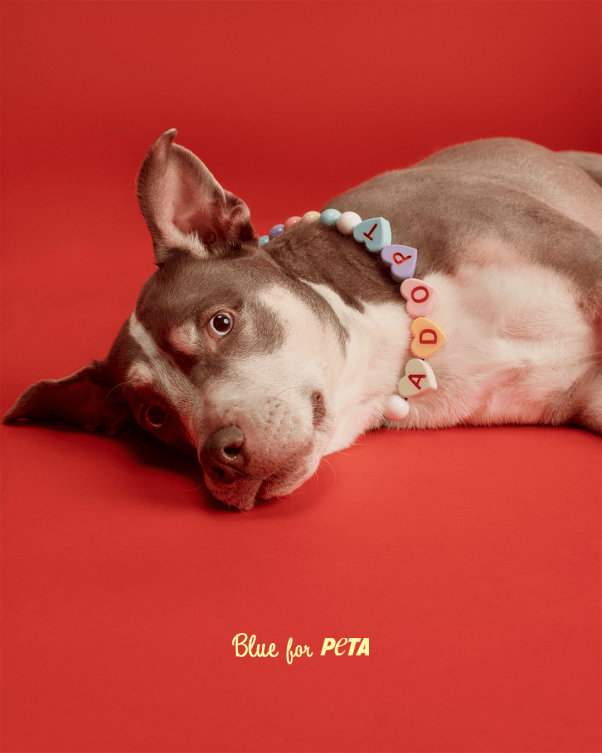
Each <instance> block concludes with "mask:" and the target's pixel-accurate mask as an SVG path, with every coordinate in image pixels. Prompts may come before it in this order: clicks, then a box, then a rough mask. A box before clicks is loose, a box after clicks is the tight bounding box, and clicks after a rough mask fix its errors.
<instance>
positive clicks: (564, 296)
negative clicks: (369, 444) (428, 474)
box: [330, 239, 595, 428]
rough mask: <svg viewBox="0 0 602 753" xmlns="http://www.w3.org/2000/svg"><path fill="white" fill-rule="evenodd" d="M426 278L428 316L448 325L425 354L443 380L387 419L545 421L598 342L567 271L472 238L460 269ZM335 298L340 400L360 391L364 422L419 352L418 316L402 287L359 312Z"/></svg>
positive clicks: (426, 424)
mask: <svg viewBox="0 0 602 753" xmlns="http://www.w3.org/2000/svg"><path fill="white" fill-rule="evenodd" d="M422 279H423V280H424V281H425V282H427V283H428V284H430V285H432V286H433V287H434V288H436V289H437V291H438V294H439V295H438V301H437V304H436V306H435V308H434V309H433V311H432V312H431V313H430V314H429V318H430V319H431V320H432V321H434V322H435V323H436V324H437V325H438V326H439V327H440V328H441V329H442V330H443V331H444V332H445V334H446V335H447V340H446V342H445V344H444V345H443V347H442V348H441V349H440V350H439V351H438V352H436V353H435V354H434V355H433V356H432V357H430V358H429V359H428V363H429V365H430V366H431V367H432V369H433V371H434V373H435V376H436V379H437V384H438V388H437V390H436V391H434V392H431V393H429V394H427V395H424V396H423V397H420V398H411V399H410V411H409V414H408V416H407V417H406V418H405V419H403V420H402V421H400V422H397V423H388V424H387V425H390V426H395V425H397V426H400V427H403V428H441V427H444V426H453V425H456V424H458V423H475V424H484V423H485V424H487V423H506V422H509V423H510V422H520V423H524V422H538V421H542V420H544V421H545V420H546V415H547V412H554V411H558V410H560V411H561V410H562V404H563V400H564V401H566V402H567V403H568V395H569V393H570V392H571V389H572V388H573V386H574V385H575V384H576V383H577V382H578V381H579V380H580V379H581V377H582V376H583V374H584V372H585V370H586V369H587V367H588V359H587V357H586V354H587V352H589V351H590V350H591V348H593V347H595V346H594V343H593V333H592V331H591V329H590V327H589V325H588V323H587V322H586V320H585V317H584V316H583V312H582V310H581V308H580V305H579V297H578V294H577V291H576V289H575V288H574V286H573V285H572V284H571V283H570V281H569V280H567V279H566V278H565V277H563V276H561V275H560V274H559V273H558V272H556V271H554V270H552V269H547V268H544V267H541V266H538V265H536V264H534V263H532V262H530V261H528V260H525V259H524V258H521V257H519V255H518V254H517V253H516V251H515V250H514V249H513V248H512V247H510V246H505V245H504V244H501V243H500V242H499V241H494V240H491V239H482V240H481V241H479V242H478V243H476V244H473V247H472V248H470V249H469V250H467V253H466V255H465V261H464V262H463V263H462V264H461V265H460V266H459V267H458V269H457V270H456V272H455V274H454V275H447V274H444V273H431V274H426V275H423V277H422ZM330 299H331V305H335V306H336V308H337V310H338V314H339V316H340V317H341V318H342V319H343V320H344V321H345V325H346V326H347V328H348V330H349V332H350V336H351V342H350V347H349V348H348V353H349V357H348V360H347V363H346V366H345V370H344V372H343V373H342V374H341V379H340V385H339V394H340V396H341V397H340V403H341V404H342V405H344V404H347V403H352V402H353V400H354V399H355V400H356V403H357V405H359V406H363V409H364V413H363V415H362V419H361V422H364V423H367V424H369V423H370V420H371V421H372V424H373V425H374V424H375V423H377V414H378V413H379V411H380V412H381V413H382V401H383V400H384V399H386V396H387V394H390V393H391V392H395V390H396V386H397V381H398V380H399V378H400V376H402V375H403V373H404V368H405V364H406V363H407V362H408V360H409V359H410V358H412V357H413V356H412V354H411V350H410V346H411V342H412V338H413V336H412V334H411V332H410V324H411V321H412V320H411V318H410V317H409V316H408V314H407V313H406V311H405V306H404V302H403V300H402V299H401V297H400V303H399V306H398V307H397V308H395V307H393V306H391V304H370V305H368V306H367V307H366V310H365V312H364V313H363V314H362V315H361V317H359V318H358V315H357V314H356V313H355V312H350V311H349V309H348V307H346V306H345V305H344V304H343V303H342V301H340V299H339V301H338V302H337V301H336V299H334V298H333V296H332V294H331V295H330ZM333 301H334V303H333ZM358 391H359V392H361V395H360V396H359V400H357V397H358V395H357V393H358ZM377 394H378V395H379V397H378V399H375V398H376V395H377ZM379 401H380V402H379ZM377 405H378V407H377ZM368 406H370V407H371V409H372V414H371V419H369V417H368V415H367V407H368ZM358 411H360V409H359V408H358V409H357V410H356V413H357V412H358ZM368 428H369V427H368Z"/></svg>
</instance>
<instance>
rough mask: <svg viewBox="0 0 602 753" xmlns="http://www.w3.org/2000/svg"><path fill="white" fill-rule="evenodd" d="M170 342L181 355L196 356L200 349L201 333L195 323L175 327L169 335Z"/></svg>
mask: <svg viewBox="0 0 602 753" xmlns="http://www.w3.org/2000/svg"><path fill="white" fill-rule="evenodd" d="M169 342H170V343H171V344H172V345H173V347H174V348H175V349H176V350H179V351H180V353H184V354H185V355H187V356H194V355H195V354H196V352H197V350H198V347H199V333H198V331H197V329H196V327H195V326H194V324H193V322H186V323H185V324H182V325H180V326H179V327H174V328H173V329H172V330H171V332H170V333H169Z"/></svg>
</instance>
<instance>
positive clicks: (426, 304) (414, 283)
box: [383, 249, 438, 319]
mask: <svg viewBox="0 0 602 753" xmlns="http://www.w3.org/2000/svg"><path fill="white" fill-rule="evenodd" d="M383 250H384V249H383ZM400 290H401V295H402V296H403V297H404V298H405V299H406V301H407V304H406V311H407V312H408V314H409V315H410V316H411V317H412V318H413V319H415V318H416V317H417V316H426V315H427V314H430V313H431V311H432V310H433V308H434V306H435V304H436V303H437V295H438V294H437V291H436V290H435V288H433V287H431V286H430V285H427V284H426V282H423V281H422V280H418V279H417V278H416V277H412V278H411V279H410V280H405V281H404V282H402V283H401V288H400Z"/></svg>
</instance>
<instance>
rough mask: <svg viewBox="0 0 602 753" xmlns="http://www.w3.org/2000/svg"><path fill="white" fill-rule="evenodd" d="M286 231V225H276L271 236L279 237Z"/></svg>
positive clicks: (271, 231)
mask: <svg viewBox="0 0 602 753" xmlns="http://www.w3.org/2000/svg"><path fill="white" fill-rule="evenodd" d="M283 232H284V225H274V227H273V228H272V229H271V230H270V238H277V237H278V236H279V235H282V233H283Z"/></svg>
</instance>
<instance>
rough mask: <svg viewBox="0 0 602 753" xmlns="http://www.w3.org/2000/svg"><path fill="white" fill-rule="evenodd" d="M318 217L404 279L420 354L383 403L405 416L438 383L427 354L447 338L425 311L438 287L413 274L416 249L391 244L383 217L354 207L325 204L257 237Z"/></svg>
mask: <svg viewBox="0 0 602 753" xmlns="http://www.w3.org/2000/svg"><path fill="white" fill-rule="evenodd" d="M315 219H319V220H320V221H321V222H323V223H324V224H325V225H327V226H328V227H336V228H337V230H338V231H339V232H340V233H341V234H342V235H353V237H354V239H355V240H356V241H357V242H358V243H363V244H364V245H365V246H366V248H367V249H368V251H370V252H371V253H373V254H376V253H380V258H381V259H382V260H383V261H384V262H385V263H386V264H388V265H389V267H390V268H391V276H392V277H393V279H394V280H395V281H396V282H401V287H400V292H401V295H402V296H403V298H405V300H406V311H407V312H408V314H409V315H410V316H411V317H412V320H413V321H412V324H411V325H410V331H411V333H412V334H413V335H414V339H413V340H412V343H411V345H410V349H411V351H412V354H413V355H414V356H416V357H415V358H411V359H410V360H409V361H408V362H407V364H406V367H405V374H404V376H402V377H401V379H400V380H399V382H398V384H397V389H398V392H399V394H398V395H390V396H389V397H388V398H387V402H386V404H385V409H384V416H385V418H387V419H389V421H401V420H403V419H404V418H405V417H406V416H407V415H408V412H409V409H410V406H409V403H408V400H407V398H414V397H422V396H423V395H426V394H428V393H429V392H432V391H433V390H436V389H437V380H436V379H435V374H434V373H433V369H432V368H431V367H430V366H429V364H428V363H427V362H426V360H425V359H427V358H430V357H431V356H432V355H433V354H434V353H436V352H437V351H438V350H439V348H440V347H441V346H442V345H443V343H444V342H445V340H446V339H447V338H446V336H445V334H444V332H443V331H442V330H441V328H440V327H438V326H437V325H436V324H435V322H433V321H431V320H430V319H427V318H426V314H429V313H430V312H431V311H432V309H433V307H434V306H435V304H436V303H437V291H436V290H435V288H433V287H432V286H431V285H427V283H426V282H423V281H422V280H419V279H417V278H415V277H414V276H413V275H414V271H415V269H416V261H417V255H418V252H417V250H416V249H415V248H411V247H410V246H400V245H397V244H392V243H391V225H390V224H389V222H388V221H387V220H385V219H384V218H383V217H372V218H371V219H369V220H362V218H361V217H360V216H359V214H356V213H355V212H343V213H341V212H339V211H338V209H326V210H325V211H324V212H322V214H320V212H306V214H304V215H303V217H289V219H288V220H287V221H286V222H285V223H284V225H274V227H273V228H272V229H271V230H270V234H269V235H263V236H262V237H261V238H260V239H259V245H260V246H264V245H265V244H266V243H268V242H269V241H270V240H271V239H273V238H277V237H278V236H279V235H281V234H282V233H283V232H284V231H285V230H288V229H289V228H290V227H292V226H293V225H296V224H297V222H301V221H302V220H315Z"/></svg>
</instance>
